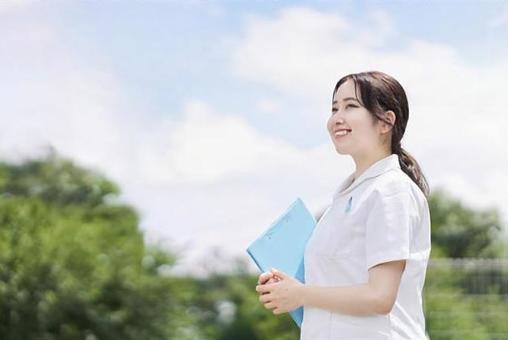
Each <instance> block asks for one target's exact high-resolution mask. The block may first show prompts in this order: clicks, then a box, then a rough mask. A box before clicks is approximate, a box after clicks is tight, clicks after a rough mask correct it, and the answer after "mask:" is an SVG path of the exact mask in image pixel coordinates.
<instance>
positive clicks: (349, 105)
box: [332, 104, 358, 113]
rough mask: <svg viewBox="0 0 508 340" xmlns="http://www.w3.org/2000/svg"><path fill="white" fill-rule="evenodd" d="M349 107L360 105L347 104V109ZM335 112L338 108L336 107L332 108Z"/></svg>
mask: <svg viewBox="0 0 508 340" xmlns="http://www.w3.org/2000/svg"><path fill="white" fill-rule="evenodd" d="M349 107H358V106H357V105H353V104H347V105H346V109H347V108H349ZM334 112H337V108H335V107H334V108H332V113H334Z"/></svg>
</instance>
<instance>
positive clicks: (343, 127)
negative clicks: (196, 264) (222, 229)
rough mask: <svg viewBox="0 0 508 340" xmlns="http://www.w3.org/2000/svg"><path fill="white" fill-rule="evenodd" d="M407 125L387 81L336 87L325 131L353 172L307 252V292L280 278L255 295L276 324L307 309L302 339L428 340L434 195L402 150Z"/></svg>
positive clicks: (401, 96) (378, 78)
mask: <svg viewBox="0 0 508 340" xmlns="http://www.w3.org/2000/svg"><path fill="white" fill-rule="evenodd" d="M408 117H409V109H408V103H407V97H406V94H405V92H404V89H403V88H402V86H401V85H400V84H399V82H397V80H395V79H394V78H392V77H391V76H389V75H387V74H385V73H382V72H377V71H372V72H362V73H357V74H350V75H347V76H345V77H343V78H342V79H340V80H339V81H338V82H337V84H336V86H335V89H334V91H333V96H332V112H331V115H330V117H329V119H328V123H327V128H328V132H329V133H330V137H331V139H332V142H333V144H334V146H335V149H336V150H337V152H338V153H339V154H344V155H350V156H351V157H352V158H353V160H354V163H355V166H356V167H355V171H354V172H353V173H352V174H351V175H349V176H348V177H347V179H346V180H345V181H344V182H342V183H341V184H340V185H339V187H338V188H337V190H336V191H335V193H334V195H333V199H332V202H331V204H330V205H329V206H328V207H327V208H326V210H325V211H324V213H323V214H322V216H321V218H320V219H319V221H318V223H317V225H316V227H315V229H314V232H313V234H312V236H311V238H310V239H309V241H308V243H307V246H306V249H305V259H304V265H305V284H302V283H301V282H299V281H297V280H296V279H294V278H292V277H291V276H289V275H287V274H286V273H284V272H281V271H278V270H277V269H272V271H271V272H267V273H263V274H261V275H260V276H259V280H258V283H259V284H258V285H257V286H256V291H258V293H259V294H260V296H259V300H260V302H262V303H263V304H264V306H265V308H267V309H271V310H272V311H273V313H274V314H281V313H286V312H288V311H290V310H293V309H295V308H297V307H300V306H303V307H304V318H303V322H302V325H301V336H300V339H305V340H320V339H334V340H335V339H347V340H352V339H411V340H419V339H427V337H426V332H425V319H424V313H423V306H422V289H423V285H424V281H425V273H426V269H427V263H428V259H429V255H430V249H431V246H430V214H429V207H428V203H427V197H428V194H429V188H428V184H427V182H426V179H425V177H424V175H423V174H422V171H421V169H420V166H419V165H418V163H417V162H416V160H415V159H414V158H413V157H412V156H411V155H410V154H409V153H408V152H407V151H405V150H404V149H403V148H402V147H401V144H400V143H401V139H402V136H403V135H404V131H405V129H406V125H407V121H408Z"/></svg>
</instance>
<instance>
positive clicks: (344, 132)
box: [335, 130, 349, 136]
mask: <svg viewBox="0 0 508 340" xmlns="http://www.w3.org/2000/svg"><path fill="white" fill-rule="evenodd" d="M348 133H349V130H341V131H337V132H335V136H345V135H347V134H348Z"/></svg>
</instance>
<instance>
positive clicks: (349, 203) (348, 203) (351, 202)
mask: <svg viewBox="0 0 508 340" xmlns="http://www.w3.org/2000/svg"><path fill="white" fill-rule="evenodd" d="M352 205H353V196H351V197H349V200H348V201H347V204H346V209H345V210H344V212H346V213H348V212H350V211H351V206H352Z"/></svg>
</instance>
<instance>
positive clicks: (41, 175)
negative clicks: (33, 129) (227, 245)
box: [0, 153, 191, 339]
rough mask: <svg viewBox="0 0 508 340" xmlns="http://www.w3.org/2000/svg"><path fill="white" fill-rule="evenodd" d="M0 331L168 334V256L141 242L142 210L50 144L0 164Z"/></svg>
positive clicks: (173, 294) (80, 335)
mask: <svg viewBox="0 0 508 340" xmlns="http://www.w3.org/2000/svg"><path fill="white" fill-rule="evenodd" d="M0 193H1V195H2V198H1V199H0V334H2V339H85V338H87V337H88V338H97V339H168V338H174V337H175V336H176V335H177V331H176V327H175V325H177V324H179V325H181V324H185V322H191V321H190V319H189V318H183V317H179V316H178V315H180V314H179V311H180V310H181V308H182V306H181V303H182V302H181V301H180V300H179V292H180V291H181V287H180V286H178V283H177V281H175V280H173V279H171V278H170V277H167V276H165V275H162V274H161V272H160V270H159V269H160V268H161V267H163V266H171V265H173V264H174V262H175V256H174V255H173V254H171V253H170V252H167V251H163V250H161V249H158V248H156V247H148V246H146V245H145V244H144V240H143V235H142V233H141V231H140V230H139V227H138V224H139V217H138V215H137V213H136V212H135V211H134V210H133V208H131V207H129V206H127V205H123V204H119V203H118V202H116V198H117V196H118V194H119V189H118V187H117V186H116V185H115V184H114V183H112V182H111V181H109V180H108V179H106V178H105V177H103V176H101V175H100V174H97V173H95V172H92V171H90V170H86V169H83V168H80V167H78V166H76V165H74V164H73V163H72V162H71V161H69V160H65V159H62V158H60V157H58V156H57V155H56V154H54V153H52V154H50V155H49V156H48V157H47V158H45V159H39V160H28V161H25V162H23V163H21V164H6V163H1V164H0Z"/></svg>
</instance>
